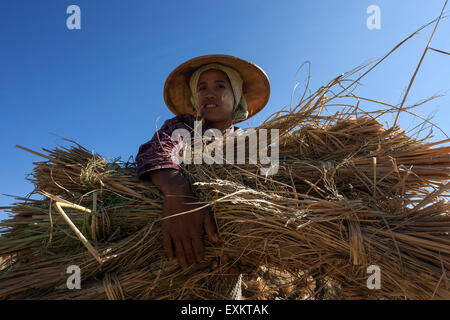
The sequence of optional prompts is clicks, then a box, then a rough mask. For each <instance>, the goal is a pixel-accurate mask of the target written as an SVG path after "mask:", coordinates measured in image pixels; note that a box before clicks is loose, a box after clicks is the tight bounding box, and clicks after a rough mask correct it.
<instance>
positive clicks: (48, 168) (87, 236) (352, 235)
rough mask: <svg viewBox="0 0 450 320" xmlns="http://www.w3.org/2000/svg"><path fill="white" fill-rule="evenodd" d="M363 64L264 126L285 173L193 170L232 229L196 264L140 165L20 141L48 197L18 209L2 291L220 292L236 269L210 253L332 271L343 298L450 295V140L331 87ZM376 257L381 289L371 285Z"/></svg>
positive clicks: (46, 294) (51, 294) (7, 230)
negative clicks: (184, 264)
mask: <svg viewBox="0 0 450 320" xmlns="http://www.w3.org/2000/svg"><path fill="white" fill-rule="evenodd" d="M383 59H384V58H383ZM359 70H361V69H360V68H359V69H356V70H353V71H352V72H349V73H347V74H345V75H342V76H340V77H337V78H335V79H333V80H332V81H331V82H330V83H329V84H327V85H326V86H324V87H321V88H320V89H319V90H317V91H316V92H315V93H313V94H311V95H310V96H309V97H306V98H305V97H302V99H301V100H300V102H299V103H298V105H297V106H296V107H295V108H292V109H290V110H285V111H281V112H279V113H277V114H275V115H273V116H272V117H270V118H269V119H268V120H266V121H265V122H264V123H263V124H262V125H260V126H259V127H258V128H256V129H263V128H265V129H279V130H280V131H279V132H280V140H279V151H280V163H279V171H278V173H277V174H275V175H273V176H267V177H265V176H262V175H260V174H259V168H260V165H258V164H256V165H250V164H245V165H230V164H227V165H205V164H201V165H195V164H191V165H184V167H183V170H184V173H185V175H186V176H187V177H188V179H189V180H190V181H191V183H192V186H193V188H194V192H195V194H196V196H197V197H198V198H199V199H200V201H202V202H203V203H204V205H205V206H210V207H211V209H212V211H213V212H214V214H215V217H216V222H217V225H218V228H219V233H220V235H221V238H222V242H221V243H220V244H213V243H211V242H209V241H208V240H205V244H206V247H205V262H204V263H201V264H197V265H193V266H191V267H189V268H188V269H187V270H181V269H180V268H179V267H178V265H177V263H176V261H170V262H169V261H167V260H166V258H165V254H164V249H163V246H162V234H161V220H160V218H161V213H162V203H163V197H162V194H161V193H160V192H159V190H158V189H157V188H156V187H155V186H154V185H152V183H151V182H148V181H142V180H139V179H138V178H137V176H136V174H135V165H134V163H130V162H127V163H123V162H120V161H118V160H113V161H108V160H107V159H105V158H103V157H101V156H100V155H98V154H94V153H91V152H89V150H87V149H85V148H84V147H82V146H80V145H79V144H77V143H76V142H74V141H71V142H72V145H71V146H70V147H58V148H55V149H54V150H47V149H43V150H44V151H45V154H41V153H37V152H34V151H32V150H28V149H26V148H23V147H21V148H22V149H25V150H28V151H30V152H33V153H35V154H37V155H39V156H42V157H44V158H45V159H46V161H43V162H37V163H35V165H36V166H35V168H34V171H33V174H32V176H31V177H30V179H29V180H30V181H32V182H33V184H34V185H35V193H41V194H43V195H44V196H45V197H43V198H42V199H40V200H36V199H29V198H20V197H19V198H16V199H17V201H18V202H16V203H14V204H13V205H12V206H10V207H8V208H7V209H8V210H10V211H11V212H12V213H13V215H12V216H11V218H10V219H9V220H5V221H3V222H2V223H1V227H2V228H3V231H2V233H3V234H2V240H1V242H0V256H3V258H4V260H3V262H2V267H1V268H0V269H1V271H0V298H3V299H4V298H6V299H222V298H227V296H226V292H227V290H228V288H227V287H226V283H227V281H225V280H224V277H223V274H226V272H227V270H228V269H227V268H226V267H224V268H223V269H219V270H212V269H211V268H210V262H211V261H212V260H214V259H215V258H216V257H217V256H220V255H222V254H224V253H226V254H228V255H229V256H230V257H232V258H233V259H232V260H233V261H232V265H234V266H239V267H241V271H242V272H243V273H244V274H249V273H251V272H252V271H254V270H256V269H257V268H258V267H261V266H264V267H265V268H268V269H276V270H279V271H280V272H282V273H283V274H288V275H290V277H291V279H295V281H297V282H298V281H303V280H304V281H306V279H307V278H309V277H310V276H314V277H315V279H319V280H323V281H328V280H330V279H331V280H332V281H333V282H334V283H336V284H338V285H339V286H340V287H341V289H342V295H343V298H345V299H351V298H360V299H361V298H376V299H385V298H387V299H432V298H437V299H449V298H450V291H449V286H448V279H447V275H446V271H447V270H448V268H449V266H450V238H449V231H450V217H449V213H448V211H449V208H450V205H449V203H448V202H447V201H446V200H445V198H446V197H448V194H447V193H446V192H447V190H448V189H449V187H450V185H449V184H448V179H449V175H450V170H449V168H450V153H449V151H450V147H448V146H444V144H445V143H447V142H449V141H450V140H444V141H438V142H429V141H428V140H429V139H430V137H426V138H423V139H417V138H412V137H410V136H408V135H407V134H406V132H405V131H403V130H401V129H400V128H399V127H398V126H397V125H395V124H394V125H393V126H391V127H388V128H384V126H383V125H382V124H381V123H380V122H379V121H378V120H377V117H378V116H380V115H382V114H385V113H388V112H394V113H397V112H399V108H398V107H395V106H389V105H387V104H386V103H381V102H380V103H379V104H380V106H382V107H383V108H382V109H381V110H377V111H374V112H364V111H363V110H362V109H361V107H360V106H359V102H360V101H367V99H365V98H363V97H358V96H356V94H355V93H353V92H351V91H350V90H342V91H341V92H340V93H333V92H334V91H336V90H338V89H342V88H344V82H345V81H348V77H349V76H350V75H352V74H353V73H354V72H355V71H359ZM354 83H355V82H353V83H352V85H353V84H354ZM346 88H347V89H348V88H349V87H346ZM349 92H350V93H349ZM349 98H352V99H354V100H353V102H354V104H352V103H351V102H349ZM339 100H341V101H345V102H342V103H340V101H339ZM371 101H372V102H374V101H373V100H371ZM375 103H376V102H375ZM342 104H345V106H344V107H343V108H342V109H340V110H339V112H337V113H335V114H332V113H331V112H330V110H332V108H333V106H336V105H342ZM400 110H402V111H401V112H410V111H409V110H410V109H409V108H403V109H400ZM325 113H327V114H325ZM69 141H70V140H69ZM247 156H248V154H247ZM242 261H245V265H243V264H242V263H241V262H242ZM70 265H78V266H79V267H80V270H81V289H78V290H77V289H74V290H69V289H67V286H66V281H67V278H68V277H69V274H67V268H68V266H70ZM371 265H376V266H378V267H379V269H380V272H381V287H380V289H374V290H371V289H368V287H367V279H368V277H369V276H370V274H368V273H367V268H368V267H369V266H371ZM254 298H255V297H254ZM256 298H258V297H256Z"/></svg>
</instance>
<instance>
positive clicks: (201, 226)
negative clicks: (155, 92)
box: [136, 55, 270, 268]
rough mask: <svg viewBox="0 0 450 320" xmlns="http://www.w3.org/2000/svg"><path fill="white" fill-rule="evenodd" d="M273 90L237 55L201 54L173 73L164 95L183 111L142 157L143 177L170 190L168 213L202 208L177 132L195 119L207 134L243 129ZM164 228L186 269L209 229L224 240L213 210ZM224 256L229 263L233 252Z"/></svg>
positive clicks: (199, 254) (171, 254)
mask: <svg viewBox="0 0 450 320" xmlns="http://www.w3.org/2000/svg"><path fill="white" fill-rule="evenodd" d="M269 94H270V86H269V80H268V78H267V76H266V74H265V73H264V71H263V70H262V69H260V68H259V67H258V66H256V65H254V64H252V63H250V62H247V61H245V60H242V59H239V58H236V57H233V56H227V55H207V56H201V57H197V58H194V59H191V60H189V61H187V62H185V63H183V64H181V65H180V66H179V67H178V68H176V69H175V70H174V71H173V72H172V73H171V74H170V75H169V77H168V78H167V80H166V83H165V86H164V100H165V102H166V104H167V106H168V107H169V109H170V110H171V111H172V112H173V113H174V114H175V115H177V116H176V117H175V118H173V119H170V120H167V121H166V122H165V123H164V125H163V126H162V127H161V129H160V130H159V131H157V132H156V134H155V135H154V137H153V138H152V139H151V140H150V141H149V142H147V143H145V144H143V145H141V146H140V148H139V152H138V155H137V156H136V162H137V165H138V167H137V172H138V175H139V177H140V178H142V179H147V180H151V181H152V182H153V183H154V184H155V185H156V186H157V187H158V188H159V189H160V190H161V192H162V193H163V194H164V198H165V200H164V206H163V216H164V217H167V216H171V215H174V214H177V213H180V212H184V211H187V210H191V209H195V208H198V207H200V205H197V204H193V202H195V200H196V199H195V196H194V194H193V193H192V190H191V186H190V184H189V182H188V181H187V179H186V178H185V177H184V175H183V173H182V171H181V169H180V166H179V165H178V164H177V163H175V162H174V160H173V157H172V154H173V153H174V150H179V149H180V148H179V144H180V143H182V142H180V141H175V140H174V139H172V137H171V135H172V132H173V131H174V130H176V129H187V130H190V131H191V132H192V134H193V130H192V129H193V128H194V121H195V120H196V119H198V120H200V119H202V121H203V125H202V131H203V132H202V133H204V132H205V131H206V130H207V129H210V128H215V129H218V130H220V131H221V132H222V133H225V132H228V134H230V133H233V132H235V130H237V128H236V127H235V126H234V124H235V123H238V122H240V121H243V120H246V119H248V118H250V117H252V116H254V115H255V114H256V113H257V112H259V111H260V110H261V109H262V108H263V107H264V106H265V104H266V103H267V101H268V99H269ZM227 129H228V131H227ZM162 231H163V241H164V249H165V252H166V255H167V258H168V259H169V260H172V259H174V258H176V259H177V261H178V263H179V264H180V266H181V267H182V268H187V267H188V266H189V265H192V264H193V263H195V262H200V261H201V260H202V259H203V236H204V234H205V233H206V234H207V235H208V236H209V238H210V239H211V240H212V241H214V242H217V241H218V240H219V234H218V231H217V227H216V225H215V222H214V217H213V215H212V213H211V212H210V211H209V209H202V210H199V211H195V212H193V213H190V214H185V215H180V216H177V217H174V218H170V219H165V220H163V222H162ZM223 259H224V261H222V262H223V263H225V264H226V260H227V257H223ZM216 266H217V265H216Z"/></svg>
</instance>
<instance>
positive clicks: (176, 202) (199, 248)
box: [151, 169, 219, 269]
mask: <svg viewBox="0 0 450 320" xmlns="http://www.w3.org/2000/svg"><path fill="white" fill-rule="evenodd" d="M151 179H152V181H153V183H154V184H155V185H156V186H157V187H159V189H160V190H161V191H162V192H163V194H164V196H165V199H164V207H163V218H164V219H163V221H162V232H163V242H164V250H165V252H166V255H167V258H168V259H169V260H172V259H173V258H175V257H176V258H177V260H178V263H179V264H180V266H181V267H182V268H183V269H184V268H187V267H188V266H189V265H191V264H193V263H195V262H200V261H201V260H203V257H204V256H203V236H204V234H205V233H206V234H207V235H208V236H209V238H210V239H211V241H213V242H217V241H219V235H218V232H217V227H216V224H215V222H214V218H213V215H212V213H211V211H210V210H209V208H203V209H200V210H197V211H195V212H190V213H186V214H181V215H178V216H175V217H171V216H173V215H176V214H178V213H181V212H185V211H189V210H193V209H197V208H199V207H201V205H200V204H196V203H194V202H197V199H196V198H195V196H194V194H193V193H192V191H191V188H190V185H189V182H188V181H187V180H186V178H185V177H184V176H183V175H182V174H181V172H179V171H178V170H174V169H161V170H157V171H154V172H152V174H151Z"/></svg>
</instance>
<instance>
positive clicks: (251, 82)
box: [164, 54, 270, 123]
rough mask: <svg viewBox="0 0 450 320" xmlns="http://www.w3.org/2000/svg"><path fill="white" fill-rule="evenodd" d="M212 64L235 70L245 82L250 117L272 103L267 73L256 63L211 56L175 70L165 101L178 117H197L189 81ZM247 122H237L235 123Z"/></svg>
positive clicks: (166, 90) (166, 87) (166, 84)
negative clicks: (204, 67) (188, 115)
mask: <svg viewBox="0 0 450 320" xmlns="http://www.w3.org/2000/svg"><path fill="white" fill-rule="evenodd" d="M209 63H220V64H223V65H225V66H228V67H231V68H233V69H235V70H236V71H237V72H239V74H240V75H241V77H242V80H243V82H244V83H243V89H242V91H243V95H244V97H245V99H246V101H247V110H248V117H247V119H249V118H251V117H253V116H254V115H255V114H257V113H258V112H259V111H261V110H262V109H263V108H264V106H265V105H266V103H267V101H268V100H269V96H270V84H269V79H268V77H267V75H266V73H265V72H264V71H263V70H262V69H261V68H260V67H258V66H257V65H256V64H253V63H251V62H248V61H245V60H242V59H239V58H237V57H233V56H229V55H223V54H212V55H206V56H200V57H196V58H193V59H191V60H188V61H186V62H184V63H183V64H181V65H180V66H178V67H177V68H176V69H175V70H173V71H172V72H171V73H170V75H169V76H168V77H167V79H166V83H165V85H164V101H165V102H166V105H167V106H168V107H169V109H170V111H172V112H173V113H174V114H175V115H180V114H183V113H190V114H192V115H196V111H195V109H194V106H193V105H192V103H191V101H190V99H191V95H192V92H191V89H190V87H189V80H190V78H191V75H192V74H193V73H194V72H195V70H197V69H198V68H199V67H201V66H202V65H205V64H209ZM241 121H244V120H237V121H234V122H235V123H237V122H241Z"/></svg>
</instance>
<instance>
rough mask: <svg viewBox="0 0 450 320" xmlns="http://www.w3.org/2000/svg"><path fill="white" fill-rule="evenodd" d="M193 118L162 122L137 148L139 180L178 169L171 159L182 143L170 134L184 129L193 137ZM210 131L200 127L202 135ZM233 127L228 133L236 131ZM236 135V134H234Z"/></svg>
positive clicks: (175, 118)
mask: <svg viewBox="0 0 450 320" xmlns="http://www.w3.org/2000/svg"><path fill="white" fill-rule="evenodd" d="M194 121H195V117H194V116H193V115H191V114H181V115H179V116H176V117H174V118H172V119H169V120H167V121H166V122H164V124H163V126H162V127H161V129H159V130H158V131H157V132H156V133H155V135H154V136H153V138H152V139H151V140H150V141H148V142H146V143H144V144H143V145H141V146H140V147H139V151H138V154H137V156H136V163H137V174H138V176H139V178H142V176H143V175H144V174H145V173H148V172H150V171H153V170H158V169H180V165H179V164H177V163H176V162H175V161H174V160H173V159H172V156H171V155H172V154H173V152H174V151H176V150H179V149H180V144H182V141H181V140H180V141H175V140H174V139H172V137H171V136H172V132H173V131H174V130H176V129H186V130H188V131H190V133H191V137H193V136H194ZM208 129H210V127H208V126H207V125H206V124H205V125H203V126H202V134H204V133H205V131H206V130H208ZM238 130H239V128H237V127H235V126H233V125H232V126H231V127H230V133H234V132H235V131H238ZM236 133H237V132H236Z"/></svg>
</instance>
